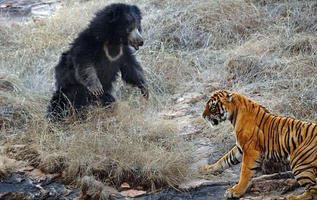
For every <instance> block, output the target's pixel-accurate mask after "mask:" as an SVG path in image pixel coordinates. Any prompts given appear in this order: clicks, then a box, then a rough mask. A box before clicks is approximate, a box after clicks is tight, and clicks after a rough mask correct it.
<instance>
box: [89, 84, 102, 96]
mask: <svg viewBox="0 0 317 200" xmlns="http://www.w3.org/2000/svg"><path fill="white" fill-rule="evenodd" d="M87 89H88V90H89V92H91V93H92V94H93V95H95V96H100V95H102V94H103V93H104V91H103V87H102V85H101V83H100V82H99V81H98V82H96V83H95V84H93V85H90V86H88V87H87Z"/></svg>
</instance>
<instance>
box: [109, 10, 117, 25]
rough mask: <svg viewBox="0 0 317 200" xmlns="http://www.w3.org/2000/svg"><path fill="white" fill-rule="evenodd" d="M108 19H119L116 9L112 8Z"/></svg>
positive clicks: (113, 20) (110, 20) (111, 20)
mask: <svg viewBox="0 0 317 200" xmlns="http://www.w3.org/2000/svg"><path fill="white" fill-rule="evenodd" d="M108 19H109V22H110V23H113V22H115V21H117V19H118V13H117V11H116V10H111V11H110V12H109V13H108Z"/></svg>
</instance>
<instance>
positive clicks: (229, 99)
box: [227, 93, 234, 102]
mask: <svg viewBox="0 0 317 200" xmlns="http://www.w3.org/2000/svg"><path fill="white" fill-rule="evenodd" d="M233 97H234V94H231V93H229V94H227V101H228V102H232V99H233Z"/></svg>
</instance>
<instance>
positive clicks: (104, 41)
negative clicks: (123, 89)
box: [47, 3, 149, 120]
mask: <svg viewBox="0 0 317 200" xmlns="http://www.w3.org/2000/svg"><path fill="white" fill-rule="evenodd" d="M141 19H142V18H141V12H140V10H139V8H138V7H137V6H134V5H127V4H122V3H116V4H111V5H109V6H106V7H105V8H104V9H102V10H100V11H99V12H97V13H96V16H95V17H94V18H93V19H92V21H91V22H90V24H89V25H88V27H87V28H86V29H85V30H83V31H82V32H81V33H79V35H78V37H77V38H76V39H75V40H74V42H73V43H72V44H71V47H70V49H69V50H68V51H66V52H64V53H63V54H62V56H61V58H60V61H59V63H58V65H57V66H56V67H55V78H56V91H55V93H54V94H53V97H52V99H51V101H50V105H49V106H48V110H47V112H48V114H47V117H48V119H57V120H60V119H62V118H64V117H65V116H67V115H70V114H72V113H73V111H78V110H80V108H82V107H85V106H87V105H91V104H96V103H97V102H100V103H101V104H102V105H104V106H107V105H109V104H111V103H112V102H114V101H115V98H114V97H113V96H112V95H111V91H112V89H113V88H112V83H113V82H114V81H115V80H116V78H117V75H118V73H119V72H121V77H122V79H123V80H124V81H125V82H126V83H128V84H131V85H133V86H136V87H138V88H140V89H141V93H142V94H143V96H144V97H145V98H148V96H149V92H148V88H147V85H146V82H145V78H144V73H143V69H142V68H141V66H140V64H139V63H138V62H137V61H136V59H135V56H134V54H133V53H134V52H133V51H134V50H133V49H132V47H133V48H134V49H135V51H136V50H138V49H139V46H142V45H143V37H142V35H141V32H142V30H141Z"/></svg>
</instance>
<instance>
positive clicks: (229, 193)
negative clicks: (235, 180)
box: [225, 187, 243, 199]
mask: <svg viewBox="0 0 317 200" xmlns="http://www.w3.org/2000/svg"><path fill="white" fill-rule="evenodd" d="M242 195H243V194H241V193H239V192H238V191H236V190H235V189H234V187H233V188H230V189H228V190H227V191H226V193H225V198H227V199H235V198H239V197H241V196H242Z"/></svg>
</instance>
